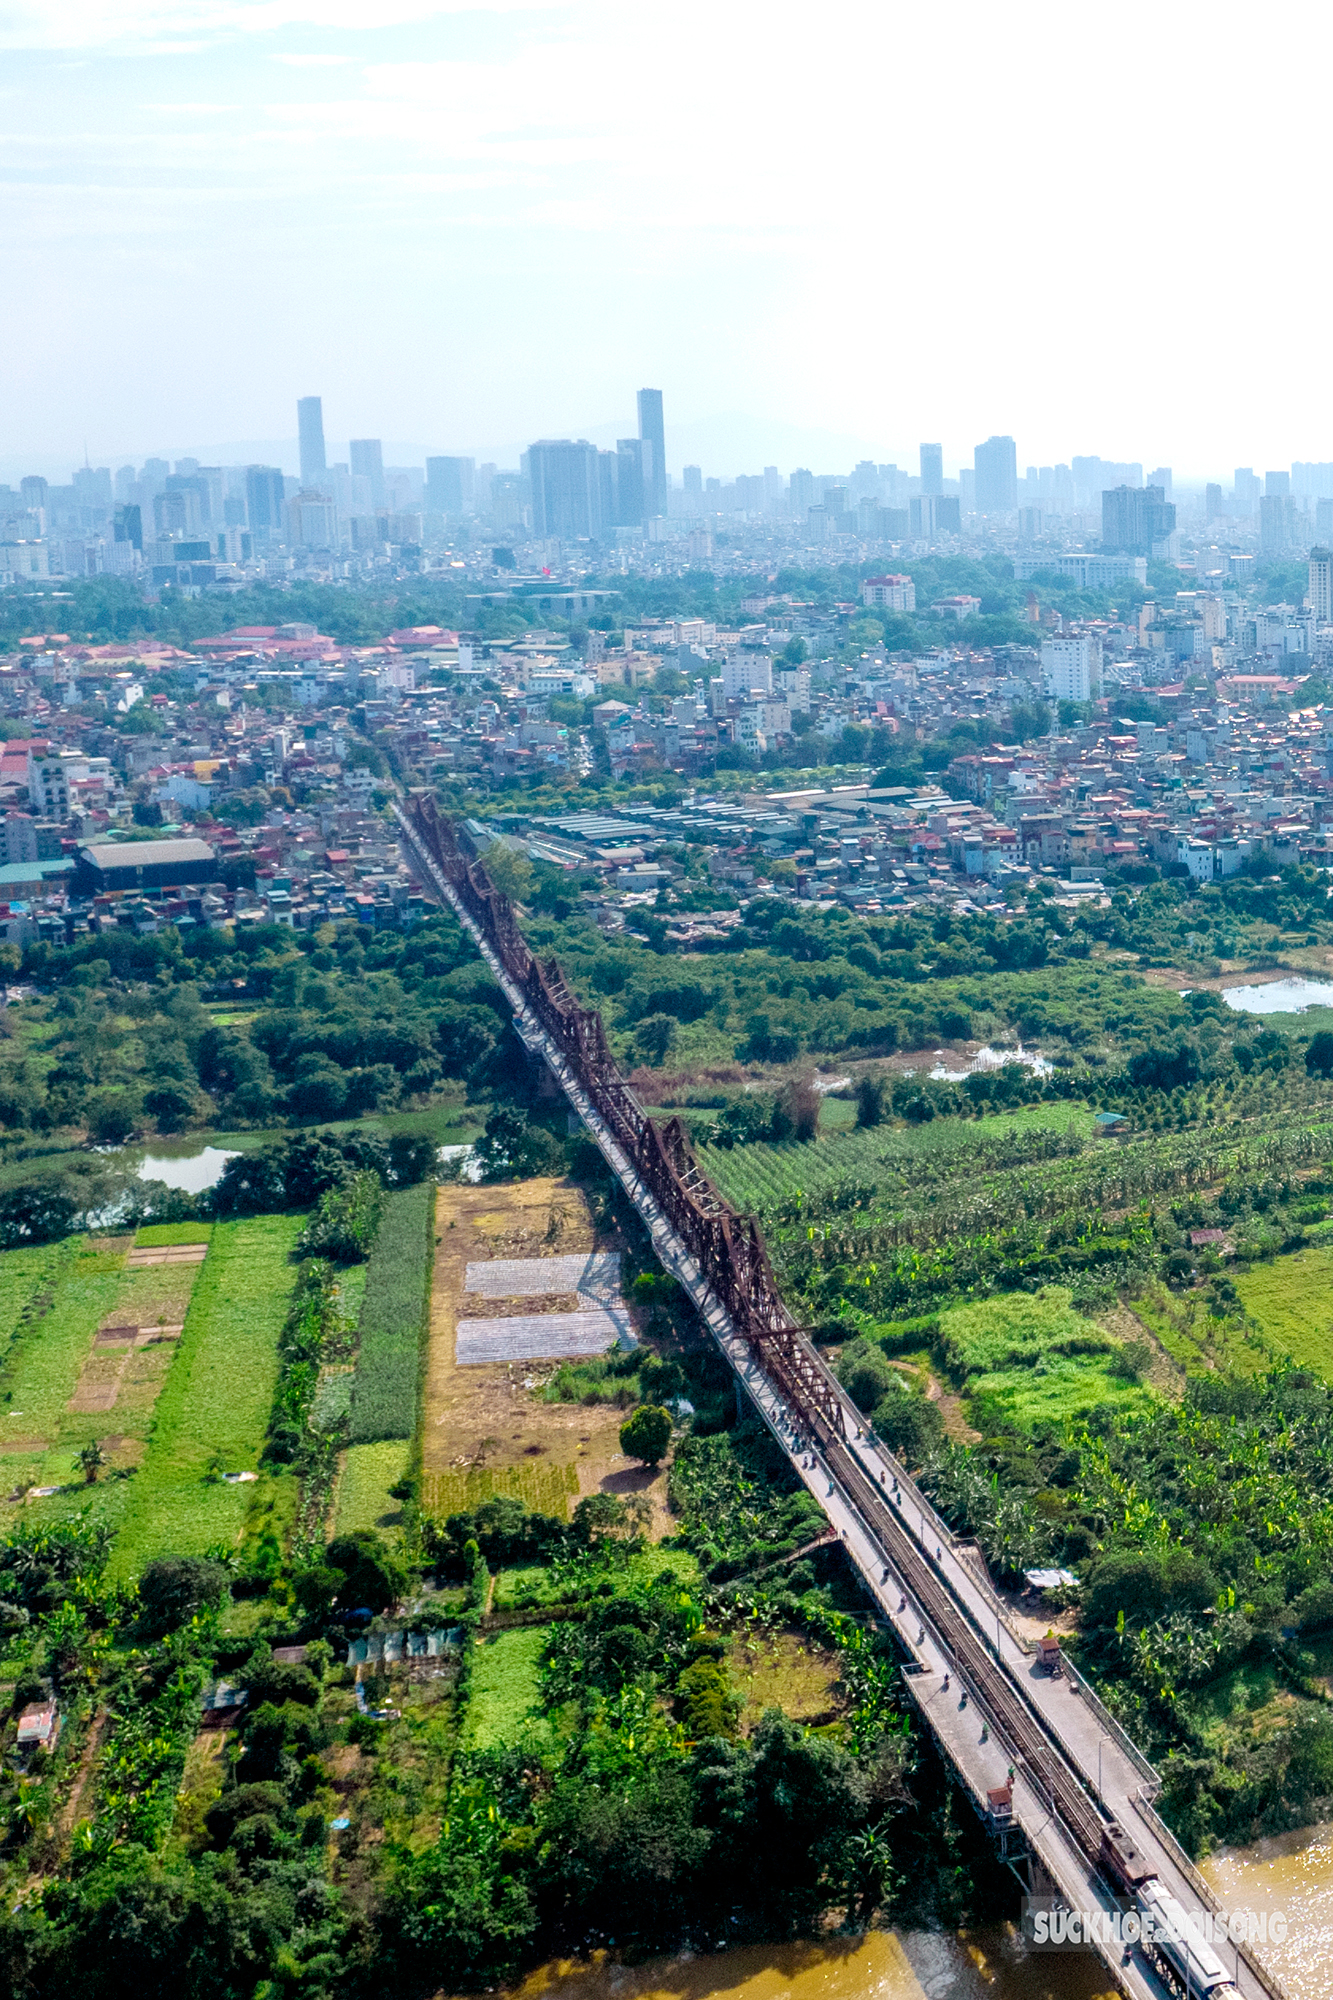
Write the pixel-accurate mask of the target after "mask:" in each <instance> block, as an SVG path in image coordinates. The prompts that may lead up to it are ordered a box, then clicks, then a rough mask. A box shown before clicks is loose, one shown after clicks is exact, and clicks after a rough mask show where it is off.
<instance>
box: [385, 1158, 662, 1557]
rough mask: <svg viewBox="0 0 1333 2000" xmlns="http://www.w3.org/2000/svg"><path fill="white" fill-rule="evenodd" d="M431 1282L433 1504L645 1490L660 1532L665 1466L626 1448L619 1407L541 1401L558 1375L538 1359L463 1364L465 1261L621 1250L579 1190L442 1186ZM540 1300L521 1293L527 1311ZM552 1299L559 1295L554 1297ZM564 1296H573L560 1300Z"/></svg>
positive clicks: (522, 1184)
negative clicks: (652, 1465)
mask: <svg viewBox="0 0 1333 2000" xmlns="http://www.w3.org/2000/svg"><path fill="white" fill-rule="evenodd" d="M435 1244H436V1247H435V1282H434V1290H433V1293H432V1297H431V1326H430V1353H429V1360H428V1366H427V1374H426V1396H425V1414H424V1419H423V1427H424V1428H423V1438H422V1472H423V1475H424V1478H423V1497H424V1499H425V1502H426V1504H427V1506H429V1507H430V1508H431V1509H432V1511H436V1512H439V1511H444V1512H451V1511H454V1510H455V1509H459V1508H462V1507H464V1506H467V1505H472V1504H475V1503H476V1502H477V1501H479V1500H481V1499H484V1498H485V1497H486V1495H487V1494H488V1493H491V1492H511V1493H515V1494H517V1495H518V1496H519V1497H520V1498H523V1499H525V1500H526V1501H527V1503H528V1504H529V1505H530V1506H540V1507H542V1508H544V1509H545V1510H546V1511H555V1510H556V1509H557V1507H568V1506H569V1505H572V1503H573V1501H574V1500H575V1499H577V1498H578V1496H579V1495H580V1494H584V1493H592V1492H596V1491H597V1490H599V1489H602V1490H605V1491H607V1492H612V1493H621V1494H627V1493H646V1494H647V1495H648V1497H649V1498H650V1500H651V1501H652V1502H653V1512H654V1524H653V1533H654V1535H655V1536H657V1535H660V1534H661V1533H663V1532H664V1531H665V1530H666V1527H667V1523H668V1520H669V1517H668V1515H667V1513H666V1505H665V1490H666V1474H665V1471H659V1472H657V1473H656V1474H650V1473H649V1472H648V1470H647V1468H646V1467H643V1466H639V1465H635V1464H632V1463H631V1462H630V1460H628V1459H626V1458H625V1457H624V1456H623V1455H622V1453H621V1450H620V1440H619V1431H620V1426H621V1424H622V1423H623V1421H624V1416H625V1413H624V1411H623V1410H619V1409H616V1408H613V1407H607V1406H601V1407H598V1408H586V1407H584V1406H582V1405H578V1404H568V1403H543V1402H540V1401H539V1400H538V1399H537V1398H536V1396H535V1395H534V1394H533V1390H534V1389H535V1388H536V1387H538V1386H539V1385H540V1384H541V1382H543V1381H544V1380H545V1379H546V1378H547V1376H548V1375H549V1374H550V1372H551V1365H550V1364H543V1363H542V1362H539V1361H529V1362H497V1363H484V1364H481V1365H474V1366H469V1367H464V1368H460V1367H459V1366H458V1364H457V1362H456V1360H455V1345H454V1332H455V1328H456V1326H457V1324H458V1321H459V1319H460V1318H463V1319H466V1318H468V1317H470V1316H472V1315H474V1314H475V1313H476V1312H477V1311H478V1310H479V1309H480V1310H483V1311H484V1312H486V1313H487V1314H488V1315H494V1314H495V1313H496V1311H497V1302H496V1301H494V1300H490V1299H487V1300H486V1301H485V1303H484V1305H482V1306H479V1301H478V1299H477V1297H476V1295H475V1294H472V1293H465V1291H464V1289H463V1288H464V1283H465V1278H466V1271H467V1266H468V1265H469V1264H470V1263H477V1262H480V1261H482V1260H483V1259H489V1258H492V1257H554V1256H564V1255H568V1254H571V1253H572V1252H575V1251H588V1250H618V1249H620V1248H621V1245H620V1243H619V1241H618V1240H617V1239H616V1238H615V1237H614V1236H613V1235H610V1236H608V1235H600V1236H599V1235H598V1233H597V1231H596V1229H595V1227H594V1225H593V1219H592V1216H591V1214H590V1213H589V1210H588V1206H587V1203H586V1202H585V1201H584V1198H583V1195H582V1192H581V1190H580V1189H579V1188H577V1187H575V1186H573V1185H572V1184H571V1183H570V1182H568V1181H557V1180H553V1179H550V1178H541V1179H537V1180H530V1181H515V1182H510V1183H506V1184H503V1185H500V1186H497V1187H468V1186H465V1185H462V1184H461V1183H460V1184H458V1185H454V1186H446V1187H442V1188H441V1189H440V1191H439V1198H438V1201H437V1204H436V1209H435ZM536 1303H538V1302H537V1301H535V1300H533V1299H531V1298H529V1299H526V1300H524V1301H523V1302H522V1304H523V1306H524V1308H525V1309H527V1310H528V1311H531V1310H532V1309H533V1307H534V1305H535V1304H536ZM551 1303H555V1301H554V1299H553V1300H552V1301H551ZM560 1304H561V1305H564V1304H565V1300H564V1299H563V1298H561V1299H560Z"/></svg>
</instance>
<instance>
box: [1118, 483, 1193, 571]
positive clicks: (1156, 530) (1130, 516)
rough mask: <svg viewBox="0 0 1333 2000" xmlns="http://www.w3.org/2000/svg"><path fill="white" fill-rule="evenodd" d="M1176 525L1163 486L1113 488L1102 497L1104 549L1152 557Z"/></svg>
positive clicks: (1172, 507) (1171, 506) (1174, 514)
mask: <svg viewBox="0 0 1333 2000" xmlns="http://www.w3.org/2000/svg"><path fill="white" fill-rule="evenodd" d="M1175 525H1176V510H1175V507H1174V505H1173V504H1172V502H1171V501H1169V500H1168V499H1167V498H1166V495H1165V494H1164V493H1163V491H1162V489H1161V487H1160V486H1113V487H1112V488H1111V490H1110V491H1109V492H1107V493H1103V494H1102V547H1103V549H1106V550H1108V551H1109V550H1112V549H1114V550H1116V551H1117V552H1118V553H1120V554H1123V555H1130V556H1150V555H1151V554H1152V552H1153V546H1154V544H1155V543H1158V542H1164V541H1166V539H1167V538H1168V536H1169V535H1171V534H1172V532H1173V531H1174V529H1175Z"/></svg>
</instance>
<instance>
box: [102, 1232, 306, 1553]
mask: <svg viewBox="0 0 1333 2000" xmlns="http://www.w3.org/2000/svg"><path fill="white" fill-rule="evenodd" d="M299 1228H300V1218H299V1217H296V1216H288V1215H269V1216H259V1217H256V1218H255V1219H253V1220H250V1221H245V1222H224V1223H219V1224H217V1225H216V1226H215V1228H214V1230H213V1236H212V1241H211V1244H210V1246H209V1253H208V1261H207V1262H206V1264H205V1265H204V1266H203V1269H202V1270H201V1272H200V1275H199V1280H198V1283H197V1284H196V1286H195V1290H194V1296H193V1298H192V1299H191V1302H190V1310H189V1313H188V1315H187V1316H186V1321H185V1331H184V1333H183V1334H182V1336H181V1341H180V1352H179V1354H178V1355H177V1357H176V1361H175V1364H174V1366H173V1367H172V1370H171V1373H170V1375H169V1376H168V1378H167V1381H166V1385H165V1387H164V1388H163V1391H162V1394H161V1396H160V1398H159V1399H158V1405H157V1410H156V1414H155V1417H154V1422H153V1429H152V1435H151V1437H150V1439H149V1444H148V1451H147V1454H146V1456H145V1459H144V1463H143V1466H142V1468H141V1469H140V1471H139V1474H138V1476H137V1478H136V1479H135V1480H134V1481H133V1493H132V1497H131V1499H130V1501H129V1504H128V1505H127V1507H126V1511H125V1518H124V1522H123V1525H122V1528H121V1532H120V1534H119V1536H118V1537H117V1541H116V1548H115V1553H114V1555H113V1558H112V1564H113V1570H114V1573H115V1574H116V1575H118V1576H133V1575H136V1574H137V1573H138V1572H139V1570H141V1569H142V1568H143V1566H144V1564H145V1563H146V1562H150V1561H151V1560H152V1559H153V1557H155V1556H159V1555H164V1554H167V1553H171V1554H176V1555H200V1554H202V1553H203V1552H204V1551H205V1550H206V1549H207V1548H208V1547H209V1546H210V1544H211V1543H213V1542H234V1541H235V1540H236V1539H237V1538H238V1537H239V1535H240V1532H241V1529H242V1527H243V1525H244V1521H245V1515H246V1509H247V1505H248V1503H249V1499H250V1496H251V1493H252V1491H253V1487H252V1486H250V1485H245V1484H242V1485H229V1484H226V1483H225V1482H223V1481H222V1480H220V1479H215V1478H214V1477H213V1476H212V1474H213V1473H214V1471H215V1470H220V1471H223V1472H240V1471H255V1470H256V1469H257V1467H258V1464H259V1453H260V1448H261V1446H262V1444H263V1441H264V1434H265V1431H266V1429H267V1426H268V1420H269V1413H270V1410H271V1408H272V1403H273V1390H274V1385H275V1383H276V1381H277V1375H278V1334H279V1332H280V1331H281V1328H282V1323H283V1318H284V1316H285V1314H286V1310H287V1301H288V1296H289V1294H290V1292H291V1289H292V1284H293V1281H294V1279H295V1275H296V1267H295V1265H294V1263H293V1262H292V1261H291V1252H292V1248H293V1245H294V1243H295V1241H296V1236H297V1232H298V1230H299Z"/></svg>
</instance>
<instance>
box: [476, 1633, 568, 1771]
mask: <svg viewBox="0 0 1333 2000" xmlns="http://www.w3.org/2000/svg"><path fill="white" fill-rule="evenodd" d="M550 1630H551V1628H550V1626H549V1625H523V1626H520V1627H519V1629H518V1630H517V1631H514V1632H495V1633H492V1634H491V1636H490V1637H489V1638H485V1639H478V1641H477V1648H476V1653H475V1655H474V1658H473V1662H472V1685H471V1689H470V1692H469V1696H468V1705H467V1721H466V1722H465V1724H464V1727H463V1744H464V1747H465V1748H466V1749H468V1750H499V1749H502V1748H503V1747H504V1746H505V1745H506V1744H509V1743H517V1742H519V1741H521V1740H522V1739H524V1738H525V1737H526V1736H527V1735H528V1733H529V1732H530V1730H531V1729H532V1722H531V1712H532V1710H533V1709H534V1708H535V1707H536V1706H537V1697H538V1692H539V1689H538V1681H537V1662H538V1661H539V1660H540V1659H541V1656H542V1648H543V1647H544V1646H545V1644H546V1640H547V1637H548V1635H549V1633H550Z"/></svg>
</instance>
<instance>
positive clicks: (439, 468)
mask: <svg viewBox="0 0 1333 2000" xmlns="http://www.w3.org/2000/svg"><path fill="white" fill-rule="evenodd" d="M476 470H477V466H476V460H475V459H472V458H428V459H427V460H426V509H427V512H428V513H431V514H453V515H458V514H470V513H471V511H472V496H473V492H474V490H475V481H476Z"/></svg>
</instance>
